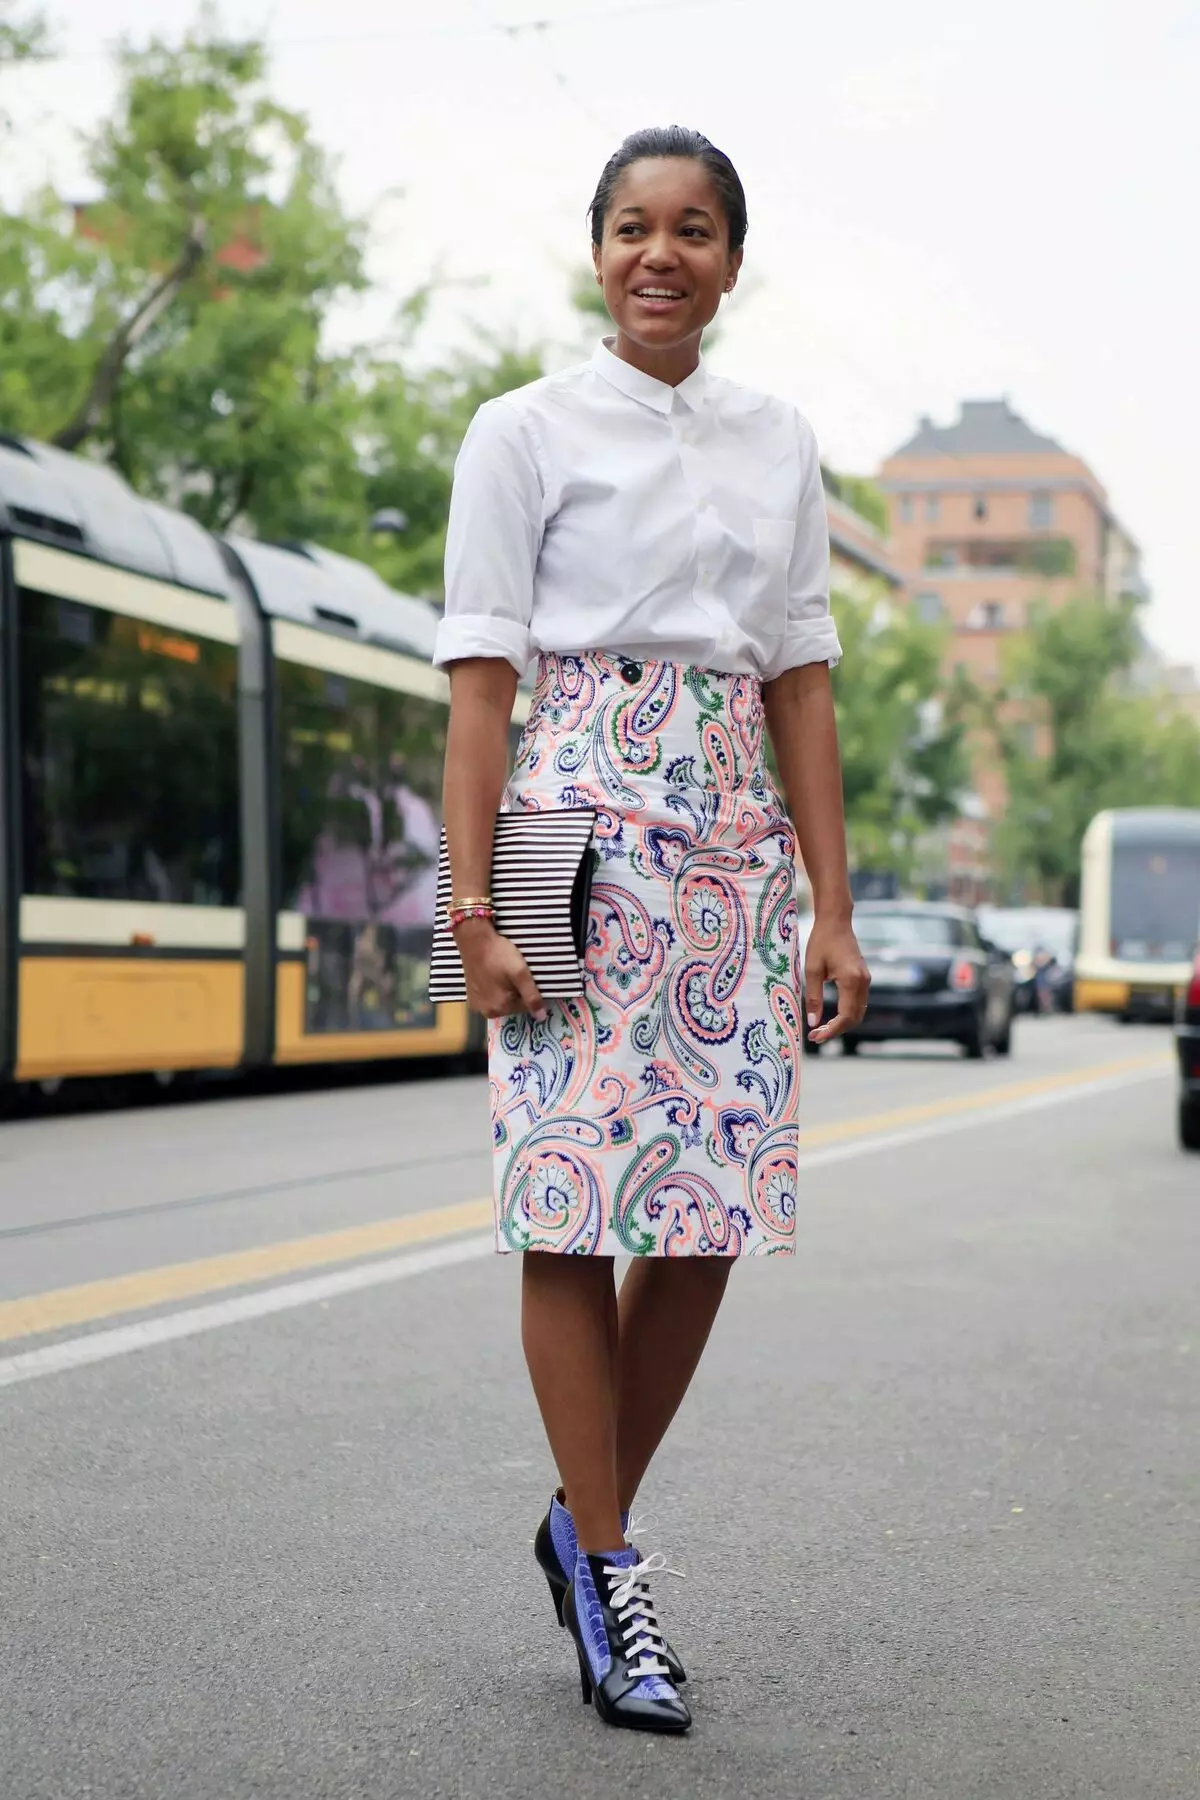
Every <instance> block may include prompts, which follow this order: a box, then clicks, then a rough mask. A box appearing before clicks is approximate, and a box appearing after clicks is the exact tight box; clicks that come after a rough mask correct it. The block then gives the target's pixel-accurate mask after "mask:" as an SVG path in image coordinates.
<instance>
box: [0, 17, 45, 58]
mask: <svg viewBox="0 0 1200 1800" xmlns="http://www.w3.org/2000/svg"><path fill="white" fill-rule="evenodd" d="M49 49H50V27H49V24H48V23H47V20H46V16H45V14H44V13H43V12H41V11H40V9H37V8H32V7H27V6H18V5H17V4H16V3H15V0H0V69H2V68H3V67H4V65H5V64H6V63H19V62H28V61H30V59H31V58H33V57H38V56H45V55H46V54H47V52H48V51H49Z"/></svg>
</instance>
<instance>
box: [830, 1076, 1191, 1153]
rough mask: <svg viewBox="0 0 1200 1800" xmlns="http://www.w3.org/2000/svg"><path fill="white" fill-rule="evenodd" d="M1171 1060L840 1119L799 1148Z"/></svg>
mask: <svg viewBox="0 0 1200 1800" xmlns="http://www.w3.org/2000/svg"><path fill="white" fill-rule="evenodd" d="M1171 1060H1172V1059H1171V1058H1170V1057H1169V1056H1163V1055H1162V1054H1161V1053H1159V1054H1157V1055H1154V1056H1125V1057H1121V1058H1120V1059H1119V1061H1117V1062H1106V1063H1096V1064H1094V1065H1093V1066H1092V1067H1091V1068H1087V1069H1071V1070H1068V1071H1067V1072H1066V1073H1065V1074H1062V1075H1041V1076H1038V1077H1037V1078H1036V1079H1035V1080H1032V1081H1015V1082H1012V1083H1010V1084H1009V1085H1008V1086H1007V1087H1001V1088H979V1089H977V1090H976V1091H975V1092H974V1093H971V1094H959V1095H956V1096H954V1097H952V1098H947V1099H945V1100H929V1101H924V1102H922V1103H921V1104H919V1105H917V1106H900V1107H897V1108H896V1109H895V1110H894V1111H893V1112H885V1113H871V1114H869V1115H868V1116H867V1117H866V1118H863V1119H849V1120H842V1121H839V1122H838V1123H836V1124H833V1125H817V1126H814V1127H813V1129H812V1130H811V1131H802V1132H801V1133H800V1149H801V1151H803V1150H804V1148H805V1146H806V1145H808V1144H813V1145H816V1144H828V1143H844V1142H845V1141H846V1140H847V1139H848V1138H857V1137H866V1136H869V1135H870V1134H871V1133H873V1132H876V1131H881V1130H888V1129H890V1128H891V1127H892V1126H895V1125H918V1124H923V1123H924V1122H925V1121H926V1120H928V1119H946V1118H950V1117H951V1116H952V1115H953V1114H955V1113H976V1112H980V1111H986V1112H989V1113H990V1112H992V1111H993V1110H994V1109H995V1110H999V1109H1001V1108H1003V1107H1004V1106H1005V1105H1007V1103H1008V1102H1009V1101H1010V1100H1023V1099H1025V1098H1026V1097H1027V1096H1029V1095H1034V1094H1058V1093H1059V1092H1060V1091H1061V1090H1063V1089H1064V1088H1078V1087H1080V1086H1081V1085H1084V1084H1087V1083H1090V1082H1093V1081H1103V1080H1107V1079H1108V1078H1109V1077H1110V1076H1115V1075H1127V1074H1132V1073H1134V1072H1135V1071H1137V1070H1138V1069H1147V1070H1151V1069H1160V1068H1162V1069H1167V1068H1170V1067H1171Z"/></svg>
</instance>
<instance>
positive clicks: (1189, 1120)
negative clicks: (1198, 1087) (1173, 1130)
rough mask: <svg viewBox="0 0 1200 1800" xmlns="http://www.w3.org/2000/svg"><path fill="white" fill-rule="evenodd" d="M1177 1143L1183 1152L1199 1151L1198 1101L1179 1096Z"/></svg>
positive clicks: (1199, 1120)
mask: <svg viewBox="0 0 1200 1800" xmlns="http://www.w3.org/2000/svg"><path fill="white" fill-rule="evenodd" d="M1179 1142H1180V1143H1181V1144H1182V1145H1183V1148H1184V1149H1185V1150H1200V1100H1194V1099H1192V1097H1191V1096H1190V1095H1189V1094H1181V1095H1180V1096H1179Z"/></svg>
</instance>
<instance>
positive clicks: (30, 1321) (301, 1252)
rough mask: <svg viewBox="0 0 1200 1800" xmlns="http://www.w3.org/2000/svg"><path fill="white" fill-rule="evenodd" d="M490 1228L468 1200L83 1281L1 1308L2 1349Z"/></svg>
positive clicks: (482, 1211)
mask: <svg viewBox="0 0 1200 1800" xmlns="http://www.w3.org/2000/svg"><path fill="white" fill-rule="evenodd" d="M491 1223H492V1203H491V1201H490V1200H466V1201H464V1202H463V1203H462V1204H461V1205H459V1206H438V1207H431V1208H430V1209H429V1211H427V1212H419V1213H406V1214H404V1215H402V1216H401V1217H400V1218H398V1219H380V1220H378V1221H376V1222H375V1223H373V1224H370V1225H352V1226H349V1227H347V1228H346V1229H345V1230H343V1231H323V1232H320V1233H318V1235H317V1236H316V1237H305V1238H292V1239H291V1240H289V1241H287V1242H284V1243H274V1244H261V1245H259V1246H257V1247H256V1248H254V1249H251V1250H233V1251H230V1252H229V1253H228V1254H227V1255H224V1256H209V1257H205V1258H203V1259H202V1260H201V1261H198V1262H186V1263H168V1264H167V1265H166V1266H165V1267H163V1268H158V1269H139V1270H137V1271H136V1272H135V1273H134V1274H132V1275H117V1276H114V1277H113V1278H112V1279H111V1280H108V1281H88V1282H84V1283H83V1285H82V1286H80V1287H68V1288H52V1289H51V1290H50V1291H49V1292H47V1293H42V1294H30V1295H29V1296H28V1297H27V1298H25V1299H22V1300H7V1301H4V1302H0V1342H3V1341H4V1340H6V1339H12V1338H21V1337H32V1336H34V1334H35V1333H37V1332H42V1331H61V1330H62V1329H63V1328H64V1326H67V1325H90V1324H94V1323H95V1322H96V1321H97V1320H100V1319H111V1318H113V1317H114V1316H115V1315H116V1314H117V1313H131V1312H141V1311H143V1310H144V1309H145V1308H146V1307H149V1306H160V1305H163V1304H165V1303H166V1302H167V1301H170V1300H192V1299H195V1297H196V1296H197V1295H199V1294H212V1293H216V1292H218V1291H219V1290H220V1289H222V1288H232V1287H248V1286H249V1285H250V1283H251V1282H254V1281H268V1280H271V1279H272V1278H274V1277H276V1276H279V1275H294V1274H296V1273H297V1271H298V1270H300V1269H317V1268H324V1267H326V1266H328V1264H330V1263H343V1262H355V1261H357V1260H358V1258H359V1257H362V1256H377V1255H378V1254H379V1253H380V1252H381V1251H384V1250H399V1249H402V1248H403V1247H404V1246H406V1245H409V1244H423V1243H428V1242H430V1241H431V1240H432V1239H434V1238H450V1237H457V1236H459V1235H460V1234H461V1233H463V1232H467V1231H480V1230H482V1229H483V1228H484V1227H485V1226H487V1225H490V1224H491Z"/></svg>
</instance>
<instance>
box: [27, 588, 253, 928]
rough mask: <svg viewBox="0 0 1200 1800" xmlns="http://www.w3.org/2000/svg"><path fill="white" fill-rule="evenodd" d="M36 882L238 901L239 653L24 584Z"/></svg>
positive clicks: (31, 859)
mask: <svg viewBox="0 0 1200 1800" xmlns="http://www.w3.org/2000/svg"><path fill="white" fill-rule="evenodd" d="M20 719H21V783H22V814H23V847H24V859H25V866H24V890H25V892H26V893H28V894H60V895H67V896H70V897H73V898H77V899H90V900H157V901H166V902H171V903H174V904H176V905H192V906H233V905H236V904H237V902H238V899H239V890H240V885H241V846H240V840H239V820H238V760H237V757H238V752H237V729H238V728H237V652H236V650H235V649H234V648H233V647H232V646H231V645H227V644H214V643H209V642H208V641H207V640H205V639H202V638H197V637H194V636H192V635H191V634H190V633H188V632H186V631H182V630H176V629H175V628H174V627H168V626H161V625H151V624H147V623H146V622H145V621H143V620H141V619H131V618H126V617H125V616H124V615H122V614H119V613H111V612H106V611H103V610H101V609H100V608H97V607H84V606H79V605H76V604H75V603H74V602H73V601H65V600H61V599H57V598H55V597H54V596H52V595H46V594H38V593H32V592H29V591H28V590H22V592H21V595H20Z"/></svg>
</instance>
